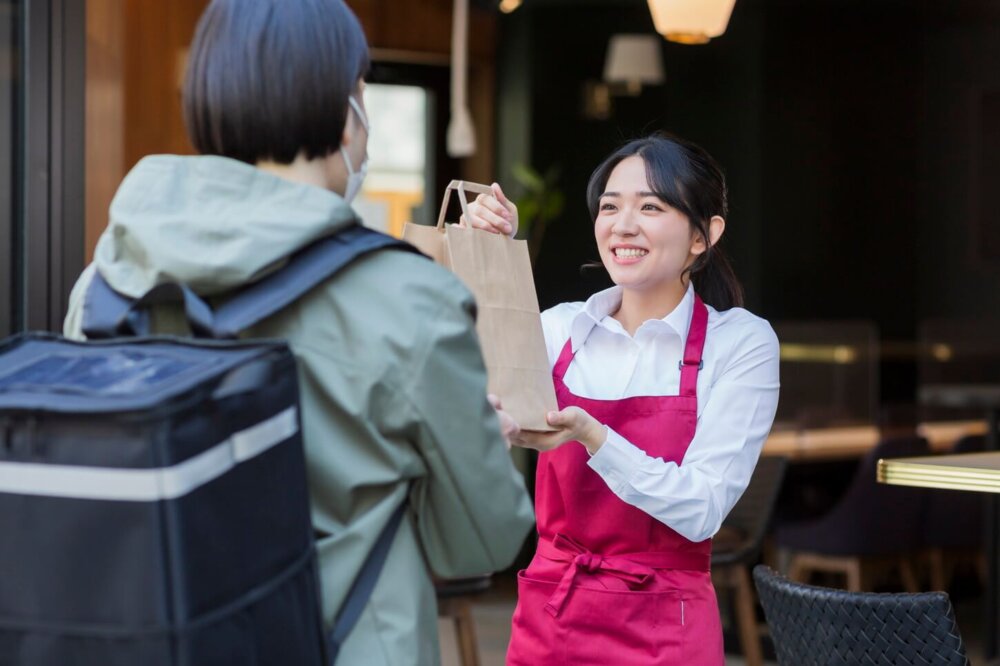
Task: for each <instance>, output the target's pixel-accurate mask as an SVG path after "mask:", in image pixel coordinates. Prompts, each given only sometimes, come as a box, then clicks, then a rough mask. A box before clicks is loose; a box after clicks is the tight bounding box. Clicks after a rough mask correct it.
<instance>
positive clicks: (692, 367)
mask: <svg viewBox="0 0 1000 666" xmlns="http://www.w3.org/2000/svg"><path fill="white" fill-rule="evenodd" d="M707 330H708V308H707V307H705V303H704V302H702V300H701V296H699V295H698V294H695V295H694V308H693V311H692V312H691V327H690V328H689V329H688V336H687V344H686V345H685V346H684V360H683V361H681V363H680V366H681V367H680V370H681V391H680V395H686V396H691V397H695V396H697V395H698V371H699V370H701V369H702V368H703V367H704V365H705V364H704V361H703V360H702V352H703V351H704V350H705V332H706V331H707Z"/></svg>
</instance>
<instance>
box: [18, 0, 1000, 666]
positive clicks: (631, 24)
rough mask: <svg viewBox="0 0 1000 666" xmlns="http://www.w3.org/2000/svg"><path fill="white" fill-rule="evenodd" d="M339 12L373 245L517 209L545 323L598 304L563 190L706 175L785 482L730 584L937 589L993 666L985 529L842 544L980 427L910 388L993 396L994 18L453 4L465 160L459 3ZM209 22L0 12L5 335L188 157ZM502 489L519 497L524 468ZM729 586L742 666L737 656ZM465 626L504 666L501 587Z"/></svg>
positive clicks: (944, 504) (843, 1) (998, 272)
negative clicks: (192, 52)
mask: <svg viewBox="0 0 1000 666" xmlns="http://www.w3.org/2000/svg"><path fill="white" fill-rule="evenodd" d="M347 2H348V4H349V5H350V6H351V7H352V8H353V9H354V11H355V12H356V13H357V15H358V16H359V18H360V19H361V22H362V24H363V25H364V28H365V31H366V33H367V36H368V39H369V42H370V45H371V48H372V60H373V64H372V68H371V72H370V75H369V76H368V79H367V80H368V82H369V85H368V88H367V92H366V103H367V108H368V112H369V116H370V120H371V124H372V127H373V131H372V135H371V139H370V142H369V152H370V155H371V165H370V171H369V175H368V178H367V180H366V181H365V185H364V190H363V194H362V196H361V197H360V200H359V203H358V210H359V211H360V212H361V213H362V215H363V217H364V219H365V221H366V223H367V224H369V225H370V226H373V227H376V228H380V229H382V230H384V231H386V232H388V233H391V234H400V233H401V230H402V225H403V224H404V223H405V222H407V221H414V222H420V223H433V222H434V220H435V219H436V216H437V208H438V206H439V205H440V196H441V193H442V192H443V189H444V186H445V185H446V184H447V182H448V181H449V180H450V179H452V178H456V177H461V178H465V179H469V180H474V181H479V182H491V181H494V180H495V181H499V182H500V183H501V184H502V185H503V186H504V188H505V189H506V190H507V191H508V193H509V194H510V195H511V196H512V198H514V199H515V201H517V202H518V203H519V205H520V210H521V215H522V226H523V229H522V232H523V235H524V237H525V238H527V239H528V240H529V244H530V246H531V250H532V254H533V256H534V258H535V279H536V284H537V288H538V295H539V300H540V303H541V306H542V307H543V308H545V307H548V306H550V305H553V304H555V303H557V302H560V301H564V300H580V299H584V298H586V297H587V296H588V295H589V294H590V293H592V292H593V291H595V290H597V289H600V288H603V287H605V286H607V284H608V282H607V277H606V275H605V274H604V273H603V271H602V270H587V271H582V270H581V265H582V264H584V263H586V262H588V261H590V260H592V259H594V258H596V253H595V249H594V244H593V235H592V231H591V220H590V219H589V218H588V214H587V210H586V205H585V199H584V190H585V186H586V182H587V179H588V176H589V175H590V172H591V170H592V169H593V168H594V167H595V166H596V165H597V163H598V162H599V161H600V160H601V159H602V158H603V157H604V156H605V155H606V154H608V153H609V152H610V151H611V150H612V149H613V148H615V147H616V146H618V145H619V144H621V143H622V142H623V141H624V140H627V139H630V138H634V137H637V136H641V135H643V134H646V133H649V132H652V131H656V130H667V131H670V132H673V133H676V134H679V135H681V136H683V137H685V138H687V139H690V140H693V141H695V142H697V143H699V144H701V145H702V146H704V147H705V148H706V149H708V151H709V152H710V153H712V154H713V155H714V156H715V157H716V158H717V159H718V160H719V162H720V163H721V164H722V165H723V167H724V168H725V170H726V173H727V176H728V179H729V188H730V207H731V211H730V215H729V220H728V222H729V224H728V226H727V234H726V240H725V246H726V248H727V250H728V252H729V253H730V256H731V257H732V258H733V260H734V264H735V268H736V271H737V273H738V275H739V276H740V278H741V279H742V281H743V284H744V286H745V288H746V293H747V306H748V307H749V308H750V309H751V310H753V311H754V312H756V313H758V314H760V315H761V316H763V317H765V318H766V319H768V320H769V321H771V322H772V323H773V325H774V327H775V329H776V330H777V332H778V335H779V338H780V339H781V342H782V351H781V355H782V396H781V405H780V408H779V413H778V419H777V422H776V423H775V427H774V431H773V433H772V436H771V438H770V439H769V440H768V443H767V445H766V447H765V454H766V455H770V456H775V457H779V456H780V457H784V458H786V459H787V460H788V464H787V467H786V468H784V470H783V474H782V475H779V476H778V478H777V479H776V480H775V479H772V480H771V482H770V483H771V486H773V487H772V488H771V489H770V490H768V489H765V491H764V494H763V495H762V497H770V495H768V492H771V493H772V494H773V495H774V499H773V500H768V501H764V502H763V504H761V505H760V506H761V507H762V508H761V509H760V511H762V512H764V513H765V514H766V516H771V514H772V513H773V518H774V519H773V521H770V523H769V524H768V525H766V527H769V529H767V530H765V531H762V536H761V538H760V539H757V542H756V543H750V544H749V547H750V550H749V551H748V552H749V553H750V554H749V555H746V554H744V555H741V557H742V559H741V560H740V561H741V562H743V564H744V565H749V564H752V563H755V562H758V561H766V562H768V563H770V564H772V565H773V566H776V567H778V568H780V569H782V570H784V571H786V572H787V571H790V570H793V571H792V572H793V573H795V574H796V575H797V576H798V577H799V578H801V579H806V578H808V579H810V580H813V581H814V582H819V583H823V584H827V585H831V586H839V587H854V588H858V589H869V590H889V591H892V590H902V589H910V588H912V587H914V586H915V587H916V588H917V589H931V588H932V587H935V588H938V589H948V590H950V591H951V592H952V596H953V600H954V601H955V603H956V608H957V611H958V621H959V625H960V626H961V628H962V632H963V635H965V636H966V638H967V641H968V642H969V644H970V646H971V647H970V649H971V650H972V651H973V657H974V660H978V659H980V658H984V657H991V656H994V655H995V654H996V646H995V645H993V644H991V641H992V643H995V639H988V637H989V636H990V635H991V634H995V633H996V632H994V631H989V630H987V629H986V627H985V626H984V622H995V617H996V613H995V607H994V610H993V615H992V616H989V615H988V613H989V612H990V611H989V607H990V604H989V603H985V601H987V600H988V597H989V596H990V594H987V593H986V592H985V590H987V589H991V590H993V591H994V592H993V593H991V594H993V598H994V599H995V590H996V581H995V577H996V567H995V563H994V566H993V567H991V566H988V565H989V564H990V563H989V562H987V561H986V560H987V558H986V557H985V552H986V551H984V536H985V537H986V539H987V540H989V539H993V540H994V541H995V539H996V533H997V529H996V526H995V524H993V523H990V525H991V527H989V528H984V525H986V523H985V522H984V519H983V518H982V512H983V511H984V510H985V511H986V512H987V515H990V514H989V511H992V510H994V507H993V504H992V501H990V500H986V499H984V498H985V497H986V496H985V495H982V496H981V495H978V494H976V495H974V496H973V495H962V494H961V493H957V492H956V491H913V492H912V494H911V495H906V497H910V498H911V500H908V501H912V502H916V503H917V504H918V505H919V510H917V511H916V512H915V517H913V518H912V520H911V522H912V524H910V525H906V526H902V522H906V521H905V520H904V519H903V518H902V517H899V518H898V520H897V521H896V522H897V523H899V525H897V527H898V528H899V529H898V530H896V531H894V532H893V536H892V537H891V538H890V537H886V536H885V530H884V528H879V526H878V525H875V524H873V523H872V522H871V521H870V520H867V519H866V517H865V516H866V515H875V514H879V513H883V514H888V515H896V514H894V513H892V512H893V511H895V510H896V509H894V507H898V506H899V503H900V502H901V501H902V500H901V498H903V497H904V495H903V494H902V493H904V492H906V491H902V490H900V489H893V488H884V487H875V480H874V472H873V471H872V470H873V465H874V461H875V458H876V457H878V456H880V455H881V453H880V449H879V447H880V446H883V445H884V444H885V442H887V441H890V440H891V441H896V442H898V441H899V440H900V439H901V438H902V439H905V438H910V439H913V440H915V441H916V442H917V443H916V444H915V445H914V446H916V448H915V449H914V448H912V447H911V448H905V447H904V449H892V450H906V451H910V450H913V451H917V452H919V451H921V450H922V449H921V447H925V449H924V450H926V451H927V452H928V453H945V452H949V451H952V450H954V449H955V447H956V446H957V447H959V449H962V450H975V449H977V448H980V449H981V448H983V447H984V446H985V445H986V444H985V442H986V440H985V439H984V438H983V435H984V434H985V433H986V431H987V425H986V421H985V419H986V411H985V410H984V409H983V408H982V405H981V404H980V403H978V402H974V401H973V402H969V401H963V400H962V399H960V397H959V398H957V399H951V400H948V399H939V398H937V399H936V398H934V397H933V396H935V395H937V396H940V395H941V394H940V392H935V391H934V390H930V391H928V388H930V389H941V388H942V387H944V388H945V389H947V388H948V387H967V386H969V385H974V386H984V387H985V386H991V385H997V384H1000V203H998V201H1000V199H998V197H997V191H998V188H1000V1H998V0H951V1H950V2H946V3H943V2H935V1H934V0H736V2H735V6H734V7H733V8H732V14H731V17H730V19H729V21H728V24H726V22H725V20H724V17H725V16H724V15H725V14H726V13H727V12H728V8H729V6H731V5H732V1H731V0H728V1H727V0H699V2H698V3H695V4H698V5H699V6H700V7H701V9H702V10H703V11H704V12H706V14H709V15H711V17H710V18H709V22H710V23H711V22H712V21H715V25H717V24H718V23H719V16H722V17H723V20H722V25H723V26H724V32H723V34H721V35H719V36H717V37H714V38H712V39H710V40H706V39H705V38H704V35H701V34H700V33H698V32H697V31H691V30H687V31H686V32H685V31H684V30H679V29H672V28H670V27H669V26H666V27H665V26H664V25H659V26H658V25H656V24H654V19H653V15H652V13H651V6H652V5H654V4H658V3H656V2H655V1H654V0H650V2H648V3H647V1H646V0H522V1H520V2H519V1H518V0H503V1H502V2H501V1H500V0H470V8H469V24H468V86H467V87H468V92H467V96H468V102H469V109H470V111H471V116H472V119H473V125H474V131H475V143H476V150H475V152H474V153H473V154H471V155H468V156H464V157H453V156H451V155H450V154H449V151H448V150H447V149H446V145H447V141H446V135H447V130H448V125H449V121H450V117H451V106H452V105H451V95H452V87H451V78H450V65H451V62H452V48H451V44H452V26H453V23H452V18H453V14H452V10H453V2H452V0H405V1H403V0H347ZM659 4H663V5H664V6H668V5H671V4H674V5H679V4H685V3H683V2H680V1H679V0H674V1H673V2H671V0H666V1H665V2H661V3H659ZM689 4H690V3H689ZM205 5H206V2H205V1H204V0H171V1H170V2H163V1H162V0H0V145H3V146H6V147H8V148H7V149H5V150H3V151H2V152H0V335H7V334H10V333H12V332H16V331H19V330H23V329H26V328H36V329H37V328H43V329H44V328H50V329H53V330H58V329H59V328H60V327H61V321H62V316H63V313H64V312H65V308H66V301H67V297H68V290H69V287H70V286H72V284H73V282H74V280H75V278H76V276H77V275H78V274H79V272H80V270H82V268H83V266H84V265H85V264H86V262H87V261H89V258H90V256H91V253H92V251H93V247H94V245H95V243H96V240H97V238H98V236H99V234H100V233H101V231H102V229H103V228H104V226H105V224H106V221H107V209H108V205H109V203H110V200H111V197H112V195H113V193H114V191H115V188H116V187H117V184H118V183H119V182H120V180H121V179H122V177H123V176H124V175H125V173H127V172H128V170H129V169H130V168H131V167H132V166H133V165H134V164H135V163H136V161H137V160H138V159H140V158H141V157H142V156H143V155H146V154H150V153H163V152H169V153H189V152H191V147H190V145H189V142H188V140H187V138H186V136H185V132H184V127H183V122H182V119H181V114H180V86H181V81H182V79H183V73H184V67H185V63H186V58H187V48H188V44H189V43H190V41H191V37H192V33H193V29H194V26H195V23H196V21H197V19H198V16H199V15H200V13H201V11H202V9H203V8H204V6H205ZM716 5H718V6H719V8H718V9H716V8H715V6H716ZM665 11H667V13H668V14H669V10H665ZM712 12H715V14H712ZM657 28H660V32H664V33H668V34H666V35H661V34H659V33H658V31H657ZM692 42H701V43H692ZM456 216H457V211H456V212H454V213H453V215H452V217H451V219H454V218H455V217H456ZM398 279H405V276H398ZM929 396H930V397H929ZM887 450H888V449H887ZM516 462H517V464H518V465H519V467H520V468H521V469H522V470H523V471H524V472H525V473H526V475H527V477H528V480H529V484H530V480H531V470H532V460H531V459H530V457H528V456H527V455H524V454H518V456H517V460H516ZM893 491H896V494H894V493H893ZM948 502H952V504H948ZM956 502H957V504H956ZM900 515H901V514H900ZM940 515H943V516H945V518H940V517H938V518H934V516H940ZM957 516H961V517H963V519H964V522H962V521H956V520H955V518H956V517H957ZM907 520H910V519H907ZM934 520H938V521H939V522H937V523H935V522H934ZM956 522H961V525H956ZM765 523H767V521H766V520H765ZM946 528H950V529H951V533H950V536H949V535H947V534H946V532H948V531H949V530H948V529H946ZM867 529H871V530H874V532H873V533H872V534H873V536H870V537H865V538H856V537H858V535H859V534H863V533H864V530H867ZM754 531H755V530H754V529H753V528H751V527H747V526H746V525H743V526H739V525H730V526H729V532H727V533H725V534H724V535H723V536H727V537H729V538H730V539H731V540H735V541H734V543H736V544H737V545H740V543H741V542H740V540H741V539H742V540H744V541H745V540H746V539H751V541H753V539H752V538H751V537H752V533H754ZM956 532H957V533H956ZM878 534H882V536H881V537H879V536H877V535H878ZM763 535H766V536H763ZM887 540H888V541H891V543H883V542H885V541H887ZM855 541H857V542H858V544H857V545H856V546H854V547H849V546H847V545H844V544H850V543H853V542H855ZM720 543H721V540H720ZM747 545H748V544H747V543H742V546H747ZM531 547H532V544H531V543H528V544H526V546H525V553H530V552H531ZM741 552H742V551H741ZM992 552H993V555H994V556H995V546H994V550H993V551H992ZM803 558H804V559H803ZM994 559H995V558H994ZM991 569H992V573H991ZM990 576H993V578H994V580H993V583H992V587H990V581H989V580H988V579H989V578H990ZM724 582H726V581H720V594H725V590H726V589H727V588H728V587H729V586H728V584H721V583H724ZM732 582H733V585H732V587H733V589H734V590H736V591H737V593H735V594H733V595H731V596H732V597H733V599H734V602H733V604H732V606H731V607H728V611H727V604H723V608H724V611H726V612H727V623H728V625H727V626H729V627H730V628H731V629H732V632H731V633H732V635H731V636H728V638H729V639H731V640H730V643H731V647H732V650H733V654H734V659H737V660H739V659H741V657H737V656H736V655H740V654H742V653H743V652H744V651H745V650H747V649H748V648H747V647H746V641H747V636H748V635H749V634H747V633H746V632H744V634H743V639H744V640H743V641H740V632H739V626H738V625H739V624H740V623H739V622H737V619H738V618H739V617H740V611H739V607H740V602H739V598H740V595H739V594H738V591H739V590H740V589H741V588H740V581H739V580H737V579H736V578H734V579H733V581H732ZM458 596H459V597H460V599H459V602H457V603H449V604H445V605H443V608H444V607H445V606H447V609H448V612H449V613H452V615H451V616H449V617H457V618H459V620H460V621H459V627H460V628H461V627H467V626H468V622H465V621H464V620H462V618H463V617H464V618H466V619H467V618H468V615H467V613H468V612H469V611H470V608H472V609H473V610H474V614H475V617H476V618H477V620H478V625H475V626H476V628H477V629H478V631H479V635H480V648H481V650H480V656H481V657H482V659H484V661H485V663H501V662H502V650H503V645H504V644H505V638H504V632H505V631H506V624H507V622H508V621H509V611H510V606H509V604H510V586H509V581H508V580H507V579H505V578H504V577H503V576H500V577H498V579H497V580H496V581H495V583H494V585H493V586H492V588H491V590H490V591H487V592H485V593H481V594H479V595H478V596H475V597H473V596H471V595H465V596H463V595H461V594H460V595H458ZM466 598H468V599H473V600H476V599H478V600H479V602H477V603H478V604H479V605H478V606H477V605H476V604H473V605H472V606H467V605H463V602H462V599H466ZM752 615H754V616H756V618H757V619H758V620H761V624H762V619H763V618H762V616H761V615H760V611H759V609H757V610H754V611H753V612H752ZM984 617H985V618H986V619H984ZM990 617H992V618H993V619H992V620H991V619H989V618H990ZM442 622H443V624H442V632H443V634H442V635H443V637H444V638H443V644H444V649H445V651H446V654H447V655H448V656H447V659H451V660H456V663H457V660H458V659H459V658H460V657H459V656H458V652H457V648H456V647H455V645H453V643H454V638H452V637H451V635H450V632H451V628H450V625H448V624H446V623H445V622H446V621H445V620H442ZM463 622H464V624H463ZM483 623H485V626H484V625H483ZM491 623H492V624H491ZM994 626H995V625H994ZM751 631H752V632H754V633H753V635H756V634H757V633H761V634H762V633H765V632H764V629H763V627H762V626H758V627H755V628H754V629H752V630H751ZM984 636H985V637H987V640H986V641H985V643H984V641H983V637H984ZM491 641H492V642H491ZM456 645H457V644H456ZM769 651H770V648H769V646H768V644H767V642H766V640H765V642H764V654H765V656H767V655H768V654H769ZM469 658H471V657H469ZM491 659H492V660H493V661H492V662H491V661H490V660H491ZM498 659H499V660H500V661H496V660H498ZM754 660H755V658H754V657H753V655H752V654H749V653H748V661H750V662H751V663H753V662H754ZM466 663H468V662H466ZM734 663H740V662H739V661H735V662H734Z"/></svg>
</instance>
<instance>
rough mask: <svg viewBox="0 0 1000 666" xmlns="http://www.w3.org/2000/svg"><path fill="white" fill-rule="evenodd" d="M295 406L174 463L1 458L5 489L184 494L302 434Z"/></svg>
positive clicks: (108, 495) (146, 496)
mask: <svg viewBox="0 0 1000 666" xmlns="http://www.w3.org/2000/svg"><path fill="white" fill-rule="evenodd" d="M298 430H299V422H298V417H297V410H296V408H295V407H289V408H288V409H286V410H284V411H283V412H281V413H279V414H277V415H275V416H272V417H271V418H269V419H267V420H266V421H261V422H260V423H258V424H257V425H254V426H251V427H249V428H247V429H246V430H241V431H240V432H237V433H233V434H232V435H230V436H229V437H228V438H226V439H225V440H223V441H222V442H220V443H219V444H216V445H215V446H213V447H212V448H210V449H208V450H207V451H204V452H202V453H199V454H198V455H196V456H194V457H193V458H189V459H187V460H185V461H184V462H182V463H178V464H176V465H172V466H170V467H159V468H154V469H120V468H112V467H83V466H80V465H44V464H38V463H18V462H0V492H5V493H16V494H20V495H42V496H45V497H66V498H72V499H91V500H111V501H120V502H154V501H157V500H169V499H176V498H178V497H182V496H183V495H186V494H188V493H190V492H191V491H193V490H195V489H197V488H199V487H201V486H203V485H205V484H206V483H208V482H210V481H212V480H213V479H216V478H218V477H220V476H222V475H223V474H225V473H226V472H228V471H229V470H231V469H232V468H234V467H235V466H236V465H238V464H240V463H241V462H244V461H246V460H250V459H251V458H254V457H256V456H259V455H260V454H262V453H264V452H265V451H267V450H268V449H271V448H273V447H275V446H277V445H278V444H281V443H282V442H284V441H285V440H287V439H288V438H289V437H291V436H292V435H294V434H295V433H297V432H298Z"/></svg>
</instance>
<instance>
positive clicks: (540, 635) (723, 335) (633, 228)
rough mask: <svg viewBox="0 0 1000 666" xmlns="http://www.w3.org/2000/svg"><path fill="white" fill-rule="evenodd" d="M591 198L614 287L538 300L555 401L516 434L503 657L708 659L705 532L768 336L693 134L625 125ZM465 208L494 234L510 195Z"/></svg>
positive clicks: (761, 390)
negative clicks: (550, 304)
mask: <svg viewBox="0 0 1000 666" xmlns="http://www.w3.org/2000/svg"><path fill="white" fill-rule="evenodd" d="M587 201H588V204H589V207H590V212H591V215H592V217H593V220H594V236H595V240H596V242H597V246H598V250H599V252H600V256H601V261H602V262H603V264H604V266H605V268H607V270H608V273H609V274H610V275H611V278H612V280H613V281H614V282H615V286H614V287H613V288H611V289H608V290H606V291H603V292H600V293H597V294H594V295H593V296H592V297H591V298H590V299H588V300H587V301H586V302H585V303H563V304H561V305H558V306H556V307H554V308H552V309H550V310H547V311H546V312H544V313H543V314H542V326H543V329H544V332H545V339H546V345H547V347H548V354H549V361H550V363H551V364H552V378H553V381H554V383H555V387H556V395H557V397H558V401H559V407H560V410H561V411H559V412H553V413H551V414H549V415H548V422H549V423H550V424H551V425H553V426H554V427H556V428H557V430H556V431H555V432H553V433H544V434H538V433H529V432H524V433H522V435H521V437H520V440H519V441H517V442H515V443H517V444H520V445H522V446H528V447H532V448H536V449H539V450H541V451H542V453H541V454H540V456H539V460H538V477H537V485H536V496H535V504H536V506H535V508H536V514H537V521H538V535H539V544H538V551H537V552H536V554H535V557H534V559H533V560H532V562H531V564H530V565H529V566H528V568H527V569H526V570H524V571H522V572H521V573H520V574H519V579H518V597H519V598H518V606H517V610H516V611H515V613H514V619H513V631H512V636H511V643H510V647H509V650H508V654H507V663H508V664H518V665H519V664H540V663H544V664H577V663H595V662H597V661H600V660H601V659H602V657H603V655H606V654H611V653H614V654H615V655H616V660H617V661H619V662H620V663H642V664H664V665H665V664H689V663H694V664H704V665H705V666H718V665H720V664H722V663H723V655H722V629H721V626H720V621H719V612H718V607H717V602H716V598H715V590H714V589H713V588H712V582H711V575H710V573H709V560H710V556H711V537H712V535H713V534H715V532H716V531H718V529H719V527H720V525H721V523H722V520H723V518H725V516H726V514H728V513H729V511H730V509H732V507H733V505H734V504H735V503H736V500H737V499H738V498H739V496H740V495H741V494H742V493H743V490H744V489H745V488H746V486H747V484H748V482H749V480H750V475H751V473H752V472H753V469H754V466H755V465H756V462H757V457H758V456H759V454H760V450H761V447H762V445H763V442H764V440H765V438H766V437H767V433H768V431H769V430H770V427H771V423H772V421H773V419H774V414H775V410H776V408H777V402H778V341H777V338H776V337H775V335H774V332H773V331H772V330H771V327H770V325H769V324H768V323H767V322H766V321H764V320H763V319H760V318H759V317H756V316H754V315H753V314H751V313H749V312H747V311H746V310H744V309H743V308H742V307H740V305H741V304H742V300H743V293H742V289H741V287H740V285H739V282H738V281H737V280H736V277H735V275H734V274H733V272H732V270H731V268H730V267H729V264H728V262H727V261H726V258H725V256H724V255H723V254H722V253H721V252H720V250H719V249H718V247H717V244H718V242H719V240H720V238H721V237H722V234H723V232H724V231H725V227H726V214H727V210H726V183H725V179H724V177H723V175H722V170H721V169H720V168H719V166H718V165H717V164H716V163H715V161H714V160H713V159H712V158H711V156H709V155H708V154H707V153H706V152H705V151H703V150H702V149H701V148H699V147H697V146H695V145H693V144H690V143H688V142H685V141H683V140H681V139H677V138H674V137H666V136H653V137H649V138H646V139H640V140H637V141H633V142H631V143H629V144H627V145H625V146H623V147H622V148H621V149H620V150H618V151H617V152H615V153H613V154H612V155H611V156H609V157H608V158H607V159H606V160H605V161H604V162H603V163H602V164H601V165H600V166H598V168H597V169H596V170H595V171H594V173H593V175H592V176H591V179H590V183H589V185H588V188H587ZM469 218H470V219H468V220H466V221H467V222H468V223H469V224H470V225H472V226H474V227H477V228H481V229H486V230H488V231H494V232H498V233H504V232H506V231H507V230H508V229H509V228H510V227H511V226H513V227H516V226H517V209H516V207H514V206H513V204H511V203H510V202H509V201H508V200H507V199H506V198H505V197H504V196H503V192H502V189H501V188H500V186H499V185H494V186H493V194H492V195H482V196H480V197H479V199H477V201H476V202H475V204H473V205H470V206H469ZM500 397H501V399H502V397H503V396H500ZM626 526H627V527H626ZM567 639H569V640H567Z"/></svg>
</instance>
